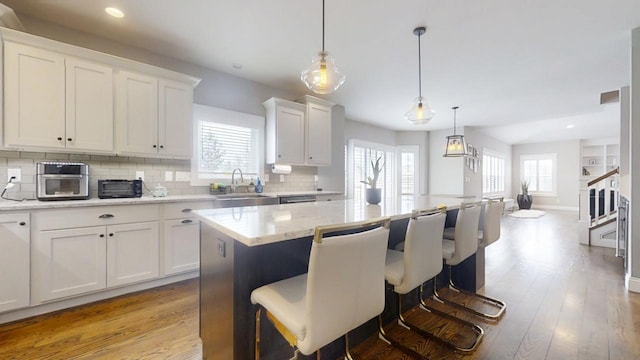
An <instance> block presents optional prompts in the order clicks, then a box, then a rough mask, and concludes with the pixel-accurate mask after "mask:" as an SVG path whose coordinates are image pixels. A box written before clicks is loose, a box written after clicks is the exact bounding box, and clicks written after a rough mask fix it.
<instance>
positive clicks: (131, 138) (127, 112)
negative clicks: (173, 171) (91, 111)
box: [116, 71, 193, 159]
mask: <svg viewBox="0 0 640 360" xmlns="http://www.w3.org/2000/svg"><path fill="white" fill-rule="evenodd" d="M117 78H118V81H117V84H118V85H117V86H118V87H117V93H118V95H117V121H116V127H117V128H118V137H117V139H118V140H117V143H118V149H117V152H118V153H122V154H130V155H138V156H142V155H152V156H153V155H161V156H163V157H172V158H185V159H186V158H190V157H191V149H192V143H191V131H192V125H191V121H192V112H193V110H192V108H193V87H192V86H191V85H190V84H185V83H180V82H177V81H170V80H166V79H159V78H156V77H152V76H147V75H143V74H138V73H132V72H127V71H120V72H118V75H117Z"/></svg>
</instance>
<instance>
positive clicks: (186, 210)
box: [182, 208, 192, 213]
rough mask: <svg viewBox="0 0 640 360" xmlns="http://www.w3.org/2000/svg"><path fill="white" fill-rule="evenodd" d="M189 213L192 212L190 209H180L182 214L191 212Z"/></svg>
mask: <svg viewBox="0 0 640 360" xmlns="http://www.w3.org/2000/svg"><path fill="white" fill-rule="evenodd" d="M191 211H192V210H191V209H189V208H186V209H182V212H183V213H189V212H191Z"/></svg>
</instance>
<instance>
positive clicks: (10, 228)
mask: <svg viewBox="0 0 640 360" xmlns="http://www.w3.org/2000/svg"><path fill="white" fill-rule="evenodd" d="M0 249H2V251H0V312H3V311H7V310H13V309H17V308H21V307H25V306H29V287H30V283H29V281H30V276H29V271H30V268H31V267H30V260H29V252H30V251H29V214H7V215H0Z"/></svg>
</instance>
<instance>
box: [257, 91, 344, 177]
mask: <svg viewBox="0 0 640 360" xmlns="http://www.w3.org/2000/svg"><path fill="white" fill-rule="evenodd" d="M304 101H305V102H306V104H300V103H297V102H293V101H288V100H282V99H278V98H271V99H269V100H267V101H265V102H264V103H263V105H264V106H265V109H266V110H267V128H266V134H265V136H266V144H267V147H266V148H267V156H266V162H267V163H268V164H290V165H310V166H321V165H330V164H331V106H333V104H331V103H329V102H327V101H324V100H322V99H318V98H314V97H312V96H307V97H306V98H305V100H304Z"/></svg>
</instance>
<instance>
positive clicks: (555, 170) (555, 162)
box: [520, 153, 558, 197]
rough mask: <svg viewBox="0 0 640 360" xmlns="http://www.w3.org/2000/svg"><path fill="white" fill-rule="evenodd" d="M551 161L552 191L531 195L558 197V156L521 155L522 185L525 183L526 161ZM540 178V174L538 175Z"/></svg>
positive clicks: (532, 192)
mask: <svg viewBox="0 0 640 360" xmlns="http://www.w3.org/2000/svg"><path fill="white" fill-rule="evenodd" d="M548 159H550V160H551V191H529V194H530V195H535V196H542V197H557V196H558V154H556V153H549V154H529V155H520V184H522V182H523V181H524V162H525V160H548ZM536 175H537V176H539V174H536Z"/></svg>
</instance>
